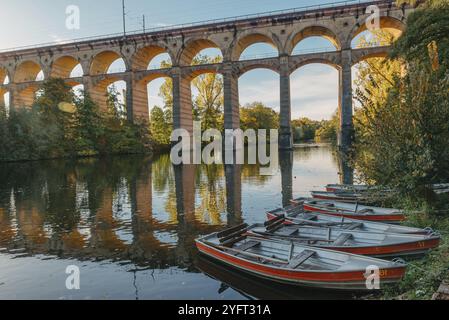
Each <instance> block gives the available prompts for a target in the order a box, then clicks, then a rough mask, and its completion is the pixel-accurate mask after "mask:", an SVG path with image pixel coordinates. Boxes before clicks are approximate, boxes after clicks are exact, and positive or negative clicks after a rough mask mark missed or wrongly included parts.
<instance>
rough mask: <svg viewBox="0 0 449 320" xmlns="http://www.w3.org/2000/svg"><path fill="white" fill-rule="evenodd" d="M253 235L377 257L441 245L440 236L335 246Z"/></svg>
mask: <svg viewBox="0 0 449 320" xmlns="http://www.w3.org/2000/svg"><path fill="white" fill-rule="evenodd" d="M248 234H250V235H251V236H256V237H262V238H265V239H270V238H272V239H281V240H286V239H288V240H290V241H294V242H297V243H300V244H303V245H307V246H310V247H316V248H320V249H327V250H336V251H340V252H345V253H351V254H358V255H363V256H370V257H376V258H386V257H390V258H394V257H401V256H414V255H423V254H425V253H427V252H428V251H430V250H432V249H435V248H437V247H438V246H439V245H440V239H439V238H429V239H421V240H419V241H411V242H406V243H397V244H385V245H365V246H334V245H325V244H311V243H308V241H309V240H303V239H298V238H295V237H289V238H285V237H281V236H276V235H275V234H273V235H272V236H267V235H261V234H259V233H256V232H251V231H249V232H248Z"/></svg>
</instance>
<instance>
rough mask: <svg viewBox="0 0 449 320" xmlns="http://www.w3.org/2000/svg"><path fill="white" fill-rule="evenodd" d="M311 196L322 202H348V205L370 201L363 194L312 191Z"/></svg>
mask: <svg viewBox="0 0 449 320" xmlns="http://www.w3.org/2000/svg"><path fill="white" fill-rule="evenodd" d="M311 194H312V197H313V198H314V199H320V200H335V201H341V202H348V203H365V202H367V201H369V199H368V197H367V196H366V194H364V193H363V192H353V191H339V192H328V191H312V192H311Z"/></svg>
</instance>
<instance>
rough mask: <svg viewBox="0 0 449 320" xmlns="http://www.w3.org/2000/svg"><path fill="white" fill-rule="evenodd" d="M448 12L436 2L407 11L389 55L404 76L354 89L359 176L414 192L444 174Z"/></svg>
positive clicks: (448, 175)
mask: <svg viewBox="0 0 449 320" xmlns="http://www.w3.org/2000/svg"><path fill="white" fill-rule="evenodd" d="M448 15H449V4H448V3H447V2H445V4H442V3H441V2H438V1H430V2H429V3H426V6H425V7H423V8H421V9H418V10H417V11H415V12H414V13H413V14H411V15H410V17H409V19H408V23H407V29H406V31H405V33H404V34H403V35H402V36H401V37H400V38H399V40H398V41H397V42H396V43H395V44H394V49H393V54H392V57H394V58H397V59H398V60H399V61H404V62H405V63H406V65H407V72H406V73H405V75H404V74H402V75H401V74H400V73H399V72H397V71H396V72H392V73H391V74H389V77H388V78H387V77H385V74H384V75H383V76H379V77H378V78H374V77H372V78H371V79H370V80H371V82H372V84H371V87H369V88H368V90H366V88H365V91H364V92H358V93H357V96H358V100H359V101H360V103H361V108H360V110H359V111H358V113H359V115H358V118H359V119H361V120H360V121H359V125H358V127H357V131H358V133H357V140H358V141H357V143H356V150H357V157H356V160H355V164H356V166H357V169H358V172H359V173H360V174H361V176H362V178H363V179H364V180H366V181H372V182H377V183H379V184H384V185H390V186H393V187H398V188H400V189H402V190H405V191H416V190H419V189H421V188H422V187H423V186H425V185H427V184H431V183H436V182H441V181H447V179H449V150H448V148H447V141H449V91H448V89H447V88H449V72H448V63H447V51H446V50H447V44H448V37H447V34H448V33H447V27H448V24H447V16H448ZM435 57H436V58H437V60H436V61H435ZM436 62H437V63H436ZM386 79H388V81H387V80H386ZM414 194H415V192H414ZM418 194H419V193H418Z"/></svg>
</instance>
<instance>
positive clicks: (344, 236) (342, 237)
mask: <svg viewBox="0 0 449 320" xmlns="http://www.w3.org/2000/svg"><path fill="white" fill-rule="evenodd" d="M351 238H352V234H349V233H342V234H340V235H339V236H338V238H337V239H335V241H334V242H333V243H332V244H333V245H334V246H342V245H344V244H345V242H346V241H348V240H349V239H351Z"/></svg>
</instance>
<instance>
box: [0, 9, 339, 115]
mask: <svg viewBox="0 0 449 320" xmlns="http://www.w3.org/2000/svg"><path fill="white" fill-rule="evenodd" d="M329 2H330V1H326V0H307V1H306V0H244V1H242V0H222V1H219V2H218V1H210V0H208V1H206V0H189V1H186V0H126V13H127V15H126V24H127V30H128V31H130V30H139V29H141V28H142V15H143V14H145V18H146V27H147V28H151V27H159V26H166V25H173V24H180V23H189V22H196V21H203V20H209V19H215V18H224V17H231V16H238V15H244V14H252V13H260V12H266V11H271V10H280V9H288V8H295V7H302V6H306V5H313V4H323V3H329ZM68 5H77V6H78V7H79V8H80V17H81V20H80V21H81V25H80V29H79V30H68V29H67V28H66V27H65V21H66V8H67V6H68ZM121 6H122V2H121V0H96V1H93V0H58V1H55V0H40V1H36V0H2V10H0V21H1V24H2V26H3V27H2V28H0V38H1V39H2V41H1V44H0V49H7V48H13V47H20V46H27V45H33V44H39V43H47V42H55V41H60V40H66V39H77V38H82V37H90V36H96V35H104V34H112V33H119V32H122V30H123V26H122V11H121ZM316 48H326V49H330V48H332V45H331V44H330V43H329V42H328V41H327V40H325V39H322V38H308V39H306V40H304V41H302V42H301V43H300V44H299V45H298V47H297V48H296V49H295V51H296V52H297V53H300V52H301V51H305V50H310V49H316ZM267 53H274V54H275V53H276V52H275V51H274V52H273V49H272V48H270V47H269V46H267V45H262V44H260V45H254V46H253V47H250V48H248V49H247V51H246V52H244V54H243V55H259V54H267ZM159 85H160V81H154V82H152V83H151V85H150V89H149V91H150V92H149V95H150V105H151V106H153V105H156V104H158V105H161V101H160V99H159V98H158V97H157V91H158V87H159ZM239 92H240V103H241V104H242V105H243V104H246V103H249V102H253V101H261V102H263V103H265V104H267V105H268V106H270V107H272V108H274V109H275V110H279V76H278V75H277V74H276V73H274V72H272V71H270V70H264V69H256V70H253V71H250V72H248V73H246V74H244V75H243V76H242V77H241V78H240V81H239ZM291 94H292V118H293V119H295V118H298V117H303V116H305V117H310V118H312V119H316V120H321V119H329V118H330V117H331V116H332V114H333V112H334V111H335V110H336V108H337V106H338V72H337V70H335V69H333V68H332V67H329V66H326V65H322V64H313V65H307V66H304V67H302V68H300V69H298V70H297V71H295V72H294V73H293V75H292V77H291Z"/></svg>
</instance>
